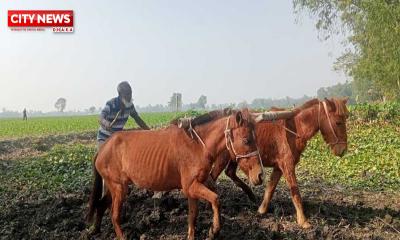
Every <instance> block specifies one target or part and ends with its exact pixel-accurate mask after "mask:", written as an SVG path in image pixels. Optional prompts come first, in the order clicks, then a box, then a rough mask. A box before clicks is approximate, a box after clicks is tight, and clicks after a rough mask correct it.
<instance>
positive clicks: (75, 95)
mask: <svg viewBox="0 0 400 240" xmlns="http://www.w3.org/2000/svg"><path fill="white" fill-rule="evenodd" d="M23 9H26V10H33V9H40V10H51V9H61V10H73V11H74V29H75V32H74V33H72V34H71V33H53V32H51V30H50V29H46V31H44V32H13V31H11V30H10V29H9V28H8V27H7V10H23ZM342 50H343V47H342V45H341V44H340V42H339V41H338V40H336V39H330V40H328V41H325V42H321V41H320V40H319V39H318V32H317V30H315V26H314V21H313V20H312V19H310V18H309V16H308V15H307V14H304V16H299V15H296V14H295V13H294V11H293V6H292V1H291V0H285V1H278V0H275V1H255V0H252V1H242V0H229V1H228V0H225V1H222V0H220V1H215V0H202V1H187V0H169V1H161V0H160V1H155V0H146V1H145V0H142V1H137V0H135V1H133V0H124V1H122V0H121V1H112V2H111V1H106V0H96V1H89V0H88V1H81V0H69V1H54V0H13V1H10V0H0V109H2V108H6V109H10V110H18V111H21V110H22V109H23V108H25V107H26V108H27V109H28V110H41V111H53V110H55V108H54V103H55V102H56V100H57V98H59V97H64V98H66V99H67V107H66V111H68V110H83V109H87V108H89V107H90V106H96V107H101V106H103V105H104V104H105V102H106V101H107V100H108V99H110V98H112V97H114V96H116V95H117V92H116V86H117V84H118V83H119V82H121V81H129V82H130V83H131V85H132V87H133V98H134V103H135V104H138V105H140V106H146V105H148V104H158V103H161V104H166V103H167V102H168V101H169V98H170V96H171V95H172V93H173V92H180V93H182V95H183V102H184V103H190V102H195V101H197V99H198V98H199V96H200V95H202V94H203V95H206V96H207V98H208V103H209V104H213V103H217V104H218V103H231V102H236V103H238V102H241V101H244V100H245V101H248V102H251V101H252V100H253V99H254V98H283V97H286V96H290V97H301V96H303V95H309V96H315V95H316V91H317V89H318V88H320V87H326V86H330V85H333V84H336V83H338V82H344V81H345V80H346V77H345V76H344V75H343V74H340V73H337V72H335V71H333V67H332V66H333V63H334V61H335V59H336V58H337V57H338V56H339V55H340V53H341V51H342Z"/></svg>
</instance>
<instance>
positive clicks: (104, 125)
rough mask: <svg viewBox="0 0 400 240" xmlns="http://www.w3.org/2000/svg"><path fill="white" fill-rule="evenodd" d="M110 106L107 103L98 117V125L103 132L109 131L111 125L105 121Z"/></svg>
mask: <svg viewBox="0 0 400 240" xmlns="http://www.w3.org/2000/svg"><path fill="white" fill-rule="evenodd" d="M110 111H111V109H110V105H109V103H108V102H107V103H106V106H105V107H104V108H103V109H102V110H101V113H100V117H99V124H100V126H101V127H102V128H103V129H105V130H110V129H111V123H110V122H109V121H108V120H107V115H109V114H110Z"/></svg>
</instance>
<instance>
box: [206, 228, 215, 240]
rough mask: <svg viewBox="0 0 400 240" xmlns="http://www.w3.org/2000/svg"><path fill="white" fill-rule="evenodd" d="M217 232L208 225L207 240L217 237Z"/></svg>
mask: <svg viewBox="0 0 400 240" xmlns="http://www.w3.org/2000/svg"><path fill="white" fill-rule="evenodd" d="M217 235H218V232H214V230H213V228H212V227H210V229H209V230H208V238H207V240H213V239H215V238H216V237H217Z"/></svg>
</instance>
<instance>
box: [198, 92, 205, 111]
mask: <svg viewBox="0 0 400 240" xmlns="http://www.w3.org/2000/svg"><path fill="white" fill-rule="evenodd" d="M206 104H207V97H206V96H204V95H201V96H200V97H199V100H197V107H198V108H201V109H205V108H206Z"/></svg>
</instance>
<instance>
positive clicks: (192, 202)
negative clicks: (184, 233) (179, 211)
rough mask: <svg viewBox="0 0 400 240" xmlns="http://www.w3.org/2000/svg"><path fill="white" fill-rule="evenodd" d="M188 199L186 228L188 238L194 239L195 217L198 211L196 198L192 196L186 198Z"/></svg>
mask: <svg viewBox="0 0 400 240" xmlns="http://www.w3.org/2000/svg"><path fill="white" fill-rule="evenodd" d="M188 200H189V218H188V220H189V222H188V223H189V230H188V239H189V240H194V234H195V232H196V219H197V215H198V213H199V208H198V200H197V199H194V198H190V197H189V198H188Z"/></svg>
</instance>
